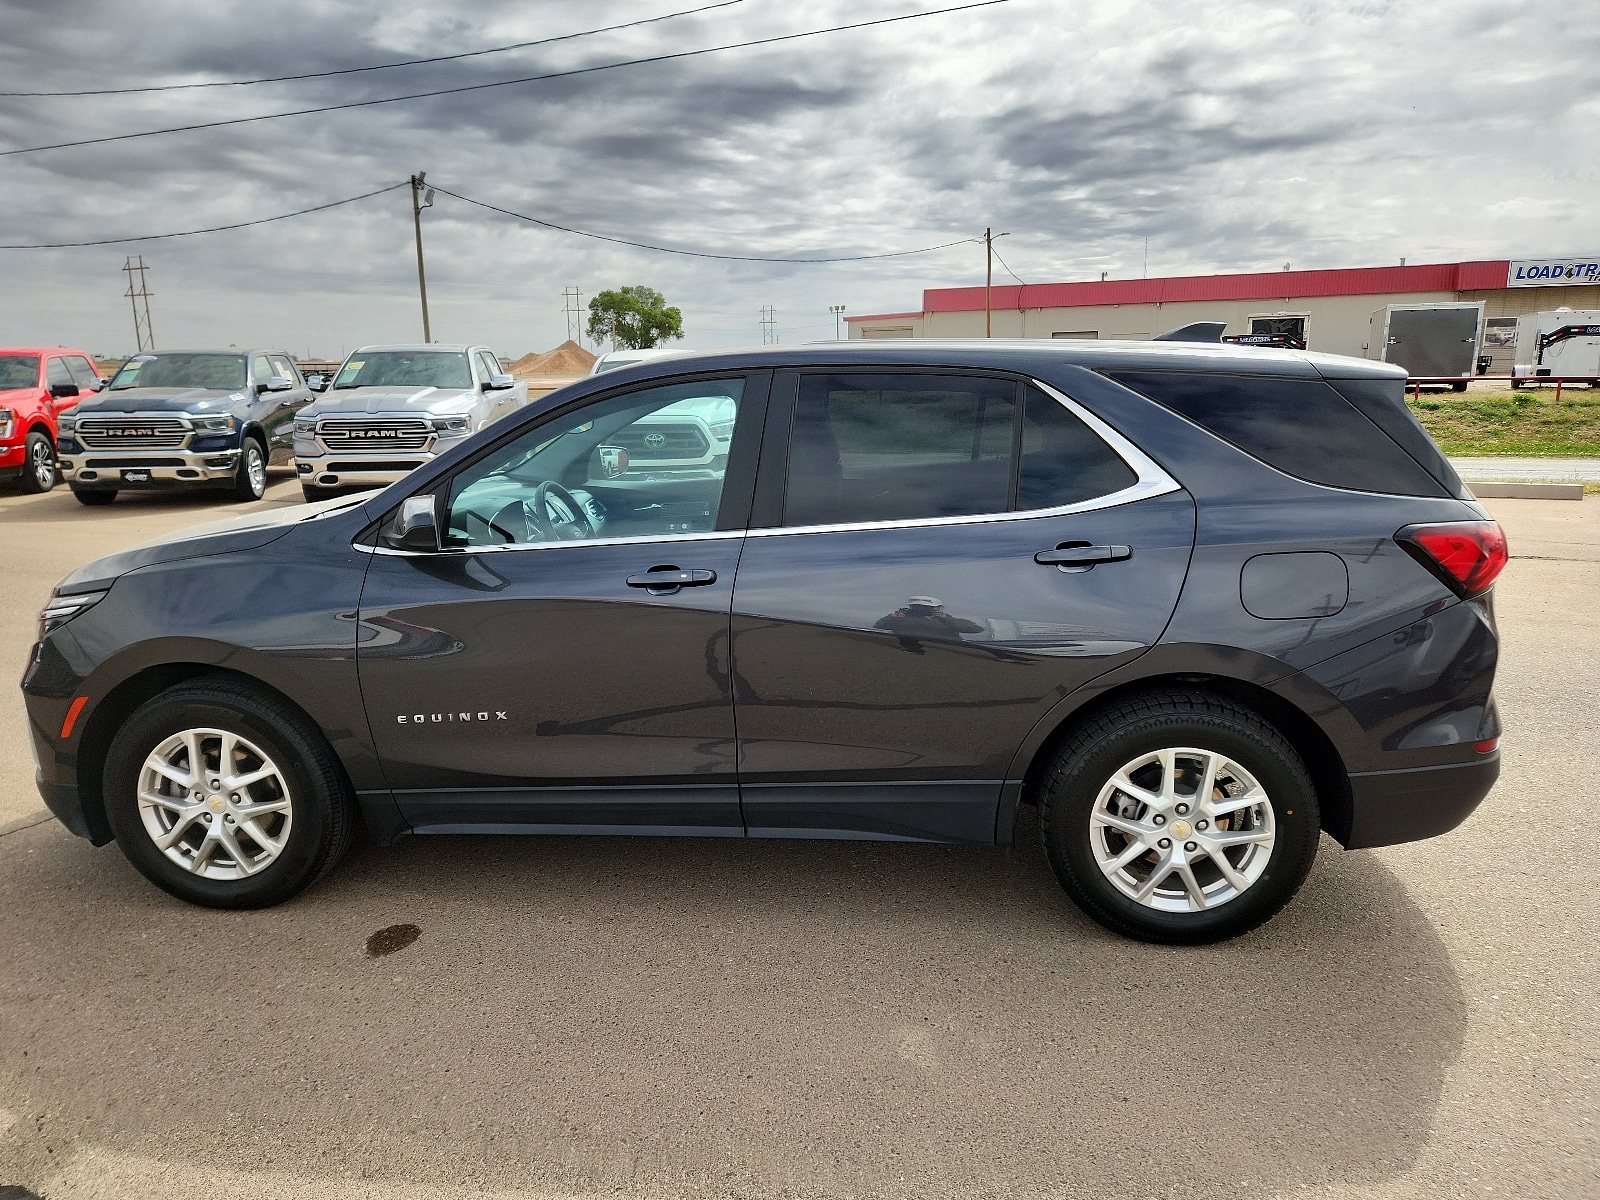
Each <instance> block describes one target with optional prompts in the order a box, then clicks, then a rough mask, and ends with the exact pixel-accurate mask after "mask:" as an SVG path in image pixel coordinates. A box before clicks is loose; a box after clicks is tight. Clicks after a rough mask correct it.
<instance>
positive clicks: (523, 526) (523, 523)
mask: <svg viewBox="0 0 1600 1200" xmlns="http://www.w3.org/2000/svg"><path fill="white" fill-rule="evenodd" d="M551 497H554V498H555V499H556V501H557V502H558V503H559V504H560V505H561V507H562V508H564V509H566V510H567V512H568V513H569V514H570V515H569V516H568V517H567V518H566V519H565V520H560V519H553V518H552V517H551V514H550V499H551ZM489 528H490V529H492V530H494V532H496V533H498V534H499V535H500V536H501V537H503V538H505V539H506V541H507V542H512V543H516V542H574V541H582V540H583V539H585V538H592V537H594V536H596V534H597V533H598V531H597V530H596V529H595V527H594V522H593V521H591V520H590V519H589V514H588V512H587V511H585V509H584V507H583V505H581V504H579V503H578V500H577V497H575V496H574V495H573V494H572V493H571V492H569V491H567V489H566V488H564V487H562V486H561V485H560V484H559V483H557V482H555V481H554V480H553V479H551V480H546V481H545V482H544V483H541V484H540V485H539V486H538V488H537V489H535V491H534V493H533V498H532V499H531V500H513V501H511V502H510V503H509V504H506V505H504V506H503V507H502V508H501V509H500V510H499V511H498V512H497V513H495V514H494V516H492V517H490V518H489ZM519 534H520V536H519Z"/></svg>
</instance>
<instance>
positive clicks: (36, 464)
mask: <svg viewBox="0 0 1600 1200" xmlns="http://www.w3.org/2000/svg"><path fill="white" fill-rule="evenodd" d="M21 484H22V490H23V491H25V492H32V493H34V494H35V495H37V494H38V493H40V492H48V491H49V490H50V489H51V488H53V487H55V485H56V448H55V445H54V443H52V442H51V441H50V435H49V434H47V433H41V432H40V431H39V430H37V429H36V430H34V431H33V432H32V433H30V434H29V435H28V441H27V444H26V446H25V448H24V451H23V463H22V480H21Z"/></svg>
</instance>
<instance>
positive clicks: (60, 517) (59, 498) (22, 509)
mask: <svg viewBox="0 0 1600 1200" xmlns="http://www.w3.org/2000/svg"><path fill="white" fill-rule="evenodd" d="M303 503H305V499H304V497H303V496H302V495H301V493H300V486H299V484H298V482H297V481H296V478H295V474H294V472H293V471H292V470H289V471H285V470H284V469H283V468H282V467H272V468H269V469H268V471H267V492H266V496H265V497H264V498H263V499H261V500H257V501H255V502H253V503H250V504H239V503H237V502H235V501H234V500H233V499H231V498H230V497H229V496H228V495H227V494H226V493H224V492H221V491H216V490H212V489H201V488H194V489H189V488H173V489H171V490H161V491H149V492H140V491H131V490H129V491H121V492H118V493H117V498H116V500H115V501H113V502H112V503H111V504H109V505H106V506H104V507H100V508H88V507H85V506H84V505H83V504H80V503H79V502H78V499H77V498H76V497H75V496H74V495H73V494H72V491H71V489H70V488H68V487H67V485H66V484H64V483H63V484H57V485H56V486H55V487H54V488H53V489H52V490H50V491H48V492H45V493H43V494H42V495H24V494H22V493H18V492H0V514H3V519H4V520H5V521H6V523H7V524H12V523H16V524H19V525H27V524H35V525H37V524H47V523H56V522H60V521H71V520H80V521H93V522H95V523H96V524H102V525H103V524H105V523H106V522H115V521H137V520H143V519H146V518H148V517H149V516H151V515H152V514H155V513H165V512H173V513H188V512H193V513H197V514H201V513H206V512H210V511H215V512H216V514H217V519H218V520H220V519H222V518H223V517H226V516H230V515H233V514H235V513H247V512H252V511H255V510H256V509H258V508H281V507H282V506H283V505H285V504H303Z"/></svg>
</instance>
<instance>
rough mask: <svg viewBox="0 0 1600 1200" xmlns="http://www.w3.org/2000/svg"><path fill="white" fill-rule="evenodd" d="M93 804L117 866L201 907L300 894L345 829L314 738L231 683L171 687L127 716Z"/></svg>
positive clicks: (341, 841) (337, 792) (339, 853)
mask: <svg viewBox="0 0 1600 1200" xmlns="http://www.w3.org/2000/svg"><path fill="white" fill-rule="evenodd" d="M104 795H105V806H106V816H107V817H108V819H109V820H110V823H111V828H112V831H113V832H114V833H115V834H116V839H117V845H118V846H119V847H121V849H122V852H123V854H125V855H126V856H127V858H128V861H129V862H131V863H132V864H133V865H134V866H135V867H137V868H138V869H139V871H140V872H141V873H142V874H143V875H144V876H145V877H146V878H148V879H149V880H150V881H151V882H152V883H154V884H156V885H157V886H158V887H161V888H163V889H165V890H166V891H168V892H171V893H172V894H173V895H174V896H177V897H179V898H181V899H184V900H188V901H190V902H191V903H194V904H203V905H207V906H209V907H212V908H262V907H265V906H267V905H270V904H277V903H280V902H281V901H284V900H287V899H289V898H290V897H291V896H294V895H296V894H297V893H299V892H301V891H302V890H304V889H305V888H307V887H309V886H310V885H311V884H313V883H315V882H316V881H317V880H318V879H320V878H321V877H322V876H323V875H324V874H326V873H327V872H328V871H329V870H331V869H332V868H333V866H334V864H336V863H337V862H338V861H339V859H340V858H342V857H343V856H344V852H345V850H346V849H347V848H348V847H349V844H350V837H351V831H352V829H353V827H354V822H355V808H354V805H353V803H352V799H351V796H350V793H349V788H348V785H347V784H346V782H345V780H344V776H343V773H342V772H341V771H340V769H339V766H338V763H337V761H336V760H335V758H334V756H333V751H332V750H331V749H330V748H329V747H328V744H327V742H326V741H325V740H324V739H323V737H322V735H321V734H320V733H319V732H318V731H317V730H316V728H315V727H314V726H312V725H311V724H310V723H309V722H308V721H307V720H306V719H305V717H304V716H303V715H302V714H300V713H298V712H296V711H295V710H293V709H291V708H289V707H288V706H287V705H285V704H284V703H283V702H282V701H280V700H277V699H274V698H272V697H270V696H266V695H264V694H261V693H258V692H256V691H254V690H253V689H251V688H249V687H247V686H244V685H241V684H236V683H232V682H200V683H187V684H179V685H178V686H176V687H173V688H169V689H168V690H167V691H165V692H163V693H161V695H159V696H157V697H155V699H153V700H151V701H149V702H148V703H146V704H145V705H143V706H142V707H141V708H139V709H138V710H137V711H136V712H135V713H134V714H133V716H132V717H131V718H129V719H128V721H127V722H125V723H124V725H123V726H122V728H121V730H119V731H118V733H117V736H116V738H115V740H114V741H113V742H112V743H111V750H110V753H109V754H108V756H107V759H106V767H105V779H104Z"/></svg>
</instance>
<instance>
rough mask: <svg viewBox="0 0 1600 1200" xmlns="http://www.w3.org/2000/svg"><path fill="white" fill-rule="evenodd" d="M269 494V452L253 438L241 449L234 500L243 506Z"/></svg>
mask: <svg viewBox="0 0 1600 1200" xmlns="http://www.w3.org/2000/svg"><path fill="white" fill-rule="evenodd" d="M266 494H267V452H266V450H265V449H264V448H263V447H262V445H261V443H260V442H258V441H256V439H255V438H253V437H247V438H245V440H244V445H243V446H241V447H240V449H239V474H238V475H237V476H236V477H235V479H234V484H233V498H234V499H235V500H237V501H239V502H240V503H241V504H248V503H249V502H250V501H252V500H259V499H261V497H263V496H265V495H266Z"/></svg>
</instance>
